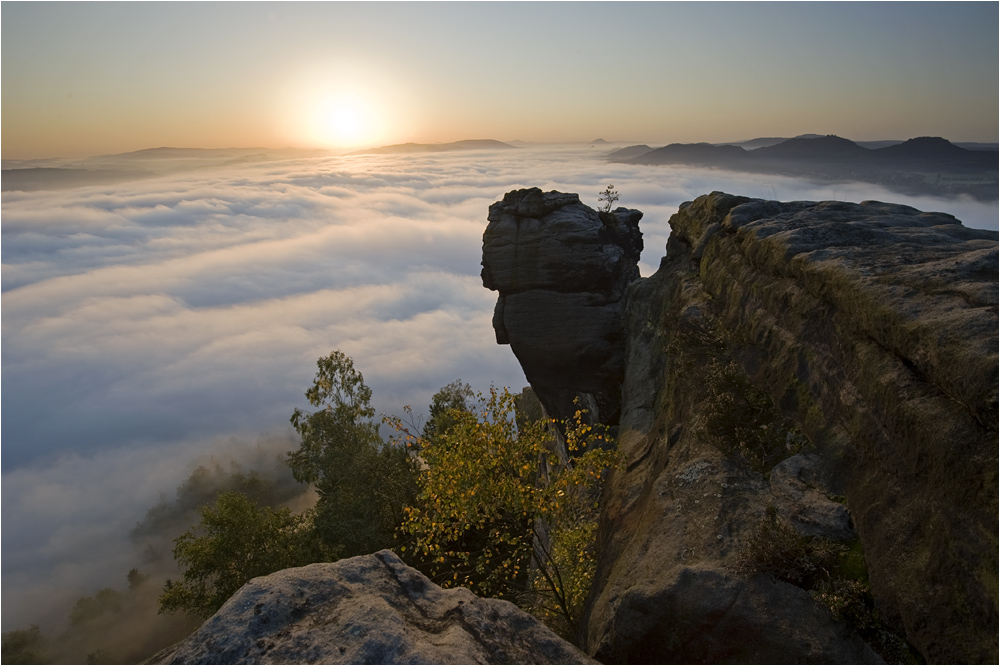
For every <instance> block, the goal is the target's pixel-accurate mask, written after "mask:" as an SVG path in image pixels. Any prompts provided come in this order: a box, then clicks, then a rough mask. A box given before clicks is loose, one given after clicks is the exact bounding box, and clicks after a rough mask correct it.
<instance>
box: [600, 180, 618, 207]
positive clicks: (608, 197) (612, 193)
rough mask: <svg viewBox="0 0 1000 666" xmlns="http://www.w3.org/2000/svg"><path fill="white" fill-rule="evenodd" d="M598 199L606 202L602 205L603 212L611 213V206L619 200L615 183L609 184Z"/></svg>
mask: <svg viewBox="0 0 1000 666" xmlns="http://www.w3.org/2000/svg"><path fill="white" fill-rule="evenodd" d="M597 201H598V202H604V203H603V205H602V206H601V212H602V213H610V212H611V207H612V206H614V205H615V202H616V201H618V190H616V189H615V186H614V185H608V186H607V187H605V188H604V189H603V190H602V191H601V192H600V193H599V195H598V197H597Z"/></svg>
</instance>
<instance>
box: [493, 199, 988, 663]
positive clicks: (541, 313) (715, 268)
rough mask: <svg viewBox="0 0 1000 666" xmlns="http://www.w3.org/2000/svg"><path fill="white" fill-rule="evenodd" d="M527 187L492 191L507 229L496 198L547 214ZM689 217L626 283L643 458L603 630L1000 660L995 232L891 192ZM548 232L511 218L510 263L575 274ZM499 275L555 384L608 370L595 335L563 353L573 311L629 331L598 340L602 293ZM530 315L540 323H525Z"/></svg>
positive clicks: (592, 630)
mask: <svg viewBox="0 0 1000 666" xmlns="http://www.w3.org/2000/svg"><path fill="white" fill-rule="evenodd" d="M522 192H523V191H522ZM539 194H540V193H539ZM534 196H536V197H537V196H538V195H537V194H536V195H534ZM569 196H572V195H559V194H558V193H548V194H546V195H544V198H545V200H546V201H552V202H555V201H561V200H562V199H561V197H569ZM518 197H522V198H523V197H524V195H523V194H520V193H511V194H508V195H507V197H505V199H504V201H503V202H501V203H500V204H494V208H491V212H490V221H491V225H490V228H491V229H492V228H493V226H494V224H495V223H496V220H497V219H499V218H500V217H501V214H502V215H505V216H508V217H506V218H504V219H506V220H507V224H508V226H514V227H517V225H524V221H523V220H524V219H526V218H532V219H544V214H540V215H527V216H526V215H515V214H514V213H512V212H510V210H511V208H512V206H513V205H514V202H515V200H517V199H518ZM573 201H574V203H573V205H574V206H582V204H578V203H575V202H576V200H575V199H574V200H573ZM619 210H623V209H619ZM628 214H629V215H630V216H632V217H634V218H635V219H637V217H638V213H637V212H633V211H628ZM580 215H582V213H580ZM595 215H596V214H595ZM670 224H671V227H672V233H671V236H670V240H669V241H668V245H667V256H666V257H665V258H664V259H663V261H662V263H661V267H660V270H659V271H658V272H657V273H656V274H655V275H654V276H652V277H650V278H648V279H638V280H634V281H633V282H632V283H631V285H630V287H629V289H628V292H627V296H626V298H625V299H624V300H625V302H626V303H627V307H626V308H625V310H624V313H623V315H622V316H623V318H622V320H621V321H622V324H621V325H622V329H621V330H622V334H621V339H622V340H624V349H623V350H622V353H623V361H622V363H623V371H622V372H623V374H622V375H621V377H622V380H621V383H622V394H621V403H620V404H621V409H620V419H619V426H620V437H619V447H620V449H621V450H622V452H623V453H624V456H625V462H624V463H623V465H622V466H621V467H619V469H618V470H616V471H615V472H614V473H613V474H612V475H611V478H610V479H609V484H608V489H607V491H606V496H605V500H604V509H603V515H602V524H601V528H600V534H599V544H598V572H597V578H596V581H595V585H594V588H593V590H592V592H591V597H590V600H589V604H588V611H587V616H586V618H585V623H584V627H583V629H582V634H583V635H582V639H583V642H584V646H585V648H586V649H587V650H588V651H589V652H590V653H591V654H593V655H595V656H596V657H597V658H598V659H600V660H609V661H627V662H633V661H645V662H663V661H677V662H759V661H775V662H789V661H838V662H864V661H877V660H878V659H879V657H880V656H881V657H883V658H887V659H906V658H908V657H912V656H913V655H912V652H913V651H914V650H915V651H916V652H919V654H920V655H922V656H923V657H924V658H926V659H928V660H930V661H933V662H946V661H955V662H981V661H996V660H997V546H998V542H997V464H998V461H997V418H998V415H997V262H998V258H997V234H996V233H995V232H987V231H978V230H972V229H967V228H965V227H963V226H962V225H961V224H960V223H959V222H958V221H957V220H955V219H954V218H952V217H951V216H948V215H943V214H936V213H921V212H920V211H917V210H915V209H912V208H908V207H905V206H898V205H892V204H881V203H877V202H867V203H864V204H860V205H858V204H846V203H838V202H822V203H810V202H794V203H778V202H766V201H761V200H751V199H746V198H743V197H735V196H731V195H726V194H722V193H713V194H711V195H708V196H703V197H700V198H698V199H697V200H696V201H694V202H691V203H688V204H685V205H684V206H682V207H681V210H680V211H679V212H678V213H677V214H676V215H674V216H673V217H672V218H671V220H670ZM491 229H488V230H487V233H486V235H485V236H484V266H485V268H484V283H485V284H486V286H488V287H491V288H496V285H497V284H498V283H499V281H496V280H495V278H494V274H493V273H491V267H493V266H496V265H497V264H498V263H499V260H498V258H497V250H496V247H497V246H496V245H495V244H492V243H491V238H492V236H491V234H492V232H491ZM544 231H545V233H539V234H538V236H537V238H532V237H530V236H525V235H520V236H518V235H516V234H515V235H514V238H515V239H516V240H515V241H514V245H513V246H508V247H507V248H506V250H505V252H506V253H507V254H506V255H505V256H507V257H508V259H507V261H508V263H509V268H507V269H506V271H505V272H506V273H507V274H509V275H510V276H521V275H535V274H543V275H544V276H545V277H544V280H540V282H544V284H545V287H544V288H545V290H546V291H547V292H551V293H553V294H563V293H566V292H567V287H566V286H565V285H564V284H563V283H562V282H561V281H560V279H561V278H562V277H566V279H567V284H572V285H575V284H577V283H578V282H579V281H580V280H581V279H582V277H581V276H577V275H576V274H574V273H573V272H572V271H571V270H570V269H569V268H568V267H567V268H563V267H559V268H558V270H556V269H552V270H550V271H548V272H545V271H543V270H541V269H540V268H539V267H540V266H544V264H545V261H546V257H548V256H550V250H548V249H547V247H548V246H549V245H553V244H558V243H559V242H560V241H559V239H558V235H559V234H560V233H561V231H560V229H558V228H557V227H555V226H554V225H553V226H550V227H547V228H545V229H544ZM553 236H556V238H553ZM507 237H511V235H510V234H509V233H508V234H507ZM511 247H516V251H514V252H512V251H511ZM488 248H492V249H490V252H493V254H489V253H488V251H487V250H488ZM511 256H513V257H514V258H513V259H510V257H511ZM574 265H575V264H574ZM588 273H589V271H588ZM511 279H513V278H511ZM500 291H501V299H500V303H499V304H498V310H497V312H498V314H497V317H496V318H495V320H494V323H495V326H496V328H497V334H498V341H501V342H503V341H504V340H505V337H506V338H508V339H509V341H510V342H511V345H512V347H513V349H514V351H515V354H517V356H518V359H519V360H520V362H521V364H522V367H524V370H525V374H526V375H527V376H528V379H529V381H531V382H532V385H533V386H534V388H535V389H536V391H537V392H538V393H539V394H540V396H542V395H545V394H546V392H549V395H557V396H558V401H559V403H560V404H563V405H564V404H566V401H567V400H571V399H572V396H573V395H574V392H576V393H589V392H592V391H593V390H594V389H593V386H594V383H593V382H594V377H593V376H592V375H591V374H590V372H589V371H591V370H592V369H594V368H597V369H601V368H602V367H603V366H602V365H601V364H600V363H596V364H593V363H591V362H590V360H589V359H587V358H586V357H584V356H583V355H581V354H580V353H578V352H575V351H574V352H571V353H568V354H566V355H565V356H564V357H562V359H561V360H559V361H558V362H554V361H553V357H558V356H559V355H560V354H562V351H561V350H562V349H563V348H565V347H566V342H565V341H564V340H562V339H561V338H560V334H561V332H563V331H566V330H567V329H569V330H572V331H573V336H575V337H573V336H571V338H572V340H573V342H572V343H571V346H572V349H575V350H584V349H591V348H593V346H594V345H597V344H600V345H603V346H604V347H605V348H606V351H604V352H602V358H613V357H614V356H615V354H616V352H615V351H614V350H613V349H612V348H613V346H614V344H615V341H616V339H617V337H615V336H603V337H602V336H597V337H595V338H594V339H593V340H592V341H589V342H588V340H587V336H588V335H589V332H588V331H587V326H586V325H585V326H580V325H578V324H577V323H576V322H580V321H586V320H587V319H588V317H587V315H586V311H584V310H580V309H576V310H573V311H568V309H567V308H560V309H558V310H556V309H555V308H551V307H549V306H548V305H546V304H534V303H531V302H530V301H527V302H526V303H525V304H518V305H517V306H516V307H510V294H517V293H527V292H528V291H529V289H528V288H527V287H525V288H523V289H517V288H515V289H510V290H508V291H506V292H505V289H504V288H500ZM564 300H566V301H569V299H564ZM508 308H510V309H508ZM618 311H619V312H621V310H618ZM561 319H565V321H568V322H570V323H569V325H568V326H564V327H563V328H562V329H558V328H556V329H553V328H550V327H549V326H550V324H549V322H550V321H553V322H554V321H556V320H561ZM613 319H614V315H612V314H608V315H607V317H606V318H604V319H599V321H600V322H601V326H602V327H603V328H602V330H612V329H614V326H615V325H616V324H611V323H607V322H609V321H612V320H613ZM524 320H528V321H535V320H537V324H536V325H535V326H534V327H527V328H525V329H523V333H522V332H519V333H512V332H511V331H512V330H514V329H515V328H517V327H519V326H520V324H519V322H520V321H524ZM505 331H506V333H505ZM536 331H537V335H538V336H539V337H536ZM616 335H617V334H616ZM549 345H553V346H554V348H556V349H557V350H559V351H557V353H555V354H552V355H547V354H546V353H545V350H546V349H547V348H548V347H549ZM526 349H530V350H531V352H530V353H529V352H526V351H524V350H526ZM567 367H568V368H571V371H570V372H567V373H564V374H560V372H562V370H561V369H562V368H567ZM597 374H598V375H600V374H601V372H598V373H597ZM536 381H538V385H536ZM577 382H579V383H577ZM556 386H557V387H558V388H557V390H555V391H553V387H556ZM602 386H603V388H602V389H601V390H603V391H604V392H605V397H604V398H603V399H602V400H603V401H604V403H606V404H612V403H613V402H614V396H613V392H614V382H606V383H604V384H602ZM608 396H610V397H608ZM550 400H552V399H550ZM543 404H545V399H544V398H543ZM546 408H547V409H549V405H548V404H546ZM613 412H614V410H610V409H609V410H602V411H601V416H602V417H603V418H604V420H606V421H607V420H609V419H608V418H607V417H608V416H609V415H613ZM611 420H613V419H611ZM876 653H877V654H876Z"/></svg>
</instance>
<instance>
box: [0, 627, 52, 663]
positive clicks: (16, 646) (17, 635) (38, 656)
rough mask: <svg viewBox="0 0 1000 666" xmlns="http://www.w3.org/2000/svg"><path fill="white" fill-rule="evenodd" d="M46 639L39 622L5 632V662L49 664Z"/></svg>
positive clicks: (3, 652)
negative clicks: (44, 650)
mask: <svg viewBox="0 0 1000 666" xmlns="http://www.w3.org/2000/svg"><path fill="white" fill-rule="evenodd" d="M44 647H45V640H44V638H43V637H42V632H41V630H40V629H39V628H38V625H37V624H33V625H31V627H30V628H28V629H16V630H14V631H5V632H4V633H3V645H2V658H3V659H2V660H3V663H5V664H47V663H49V660H48V659H47V658H46V656H45V653H44V652H43V649H44Z"/></svg>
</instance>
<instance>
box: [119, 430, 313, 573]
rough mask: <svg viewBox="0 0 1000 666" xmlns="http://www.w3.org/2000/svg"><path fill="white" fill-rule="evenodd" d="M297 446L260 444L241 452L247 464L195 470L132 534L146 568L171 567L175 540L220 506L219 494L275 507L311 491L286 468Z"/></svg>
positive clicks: (274, 441) (213, 463) (276, 441)
mask: <svg viewBox="0 0 1000 666" xmlns="http://www.w3.org/2000/svg"><path fill="white" fill-rule="evenodd" d="M293 442H294V439H292V438H291V436H289V437H288V438H287V439H285V438H283V437H282V438H279V437H267V438H261V439H260V441H259V442H258V443H257V446H256V447H255V448H253V449H251V450H246V449H242V450H241V451H240V452H239V455H240V458H241V460H242V463H241V462H237V461H236V460H231V461H229V463H228V464H227V465H223V464H221V463H220V461H218V460H217V459H214V458H213V459H212V460H210V461H209V462H207V463H204V464H202V465H199V466H198V467H197V468H195V469H194V470H193V471H192V472H191V474H190V476H188V478H187V479H185V480H184V482H183V483H181V484H180V485H179V486H178V487H177V491H176V493H175V496H174V498H173V499H170V500H168V499H167V497H166V496H165V495H164V496H162V497H161V499H160V501H159V502H158V503H157V504H156V505H154V506H153V507H151V508H150V509H149V510H148V511H147V512H146V515H145V517H144V518H143V520H142V521H141V522H139V523H137V524H136V525H135V527H134V528H132V530H131V532H130V533H129V536H130V538H131V539H132V541H133V543H135V544H136V546H137V547H138V548H139V550H141V551H143V553H144V555H143V561H144V564H145V565H147V566H151V567H152V568H154V569H155V568H159V567H158V566H157V565H158V564H159V560H164V562H166V561H169V560H170V552H171V550H172V549H173V541H174V539H175V538H177V536H179V535H180V534H182V533H183V532H185V531H186V530H188V529H189V528H190V527H191V526H192V525H194V524H196V523H197V522H198V520H199V514H198V510H199V509H200V508H201V507H202V506H204V505H206V504H212V503H213V502H215V500H216V498H217V497H218V495H219V493H222V492H227V491H228V492H241V493H243V494H244V495H247V496H248V497H250V498H251V499H254V500H256V501H257V502H258V503H260V504H264V505H267V506H273V507H277V506H280V505H282V504H284V503H286V502H290V501H292V500H294V499H295V498H296V497H299V496H301V495H302V494H303V493H304V492H305V491H306V490H307V488H306V487H305V486H304V485H303V484H301V483H299V482H298V481H296V480H295V479H294V478H293V476H292V472H291V470H290V469H289V468H288V465H287V464H285V452H286V451H287V450H288V448H289V446H290V444H292V443H293ZM247 468H249V471H248V469H247Z"/></svg>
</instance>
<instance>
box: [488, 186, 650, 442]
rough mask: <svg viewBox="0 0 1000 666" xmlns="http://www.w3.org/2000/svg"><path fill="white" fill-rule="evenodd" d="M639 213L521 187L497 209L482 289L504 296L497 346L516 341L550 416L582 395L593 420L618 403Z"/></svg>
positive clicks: (567, 409)
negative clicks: (603, 209)
mask: <svg viewBox="0 0 1000 666" xmlns="http://www.w3.org/2000/svg"><path fill="white" fill-rule="evenodd" d="M641 217H642V213H640V212H639V211H636V210H629V209H626V208H618V209H617V210H615V211H613V212H607V213H603V212H602V213H598V212H597V211H595V210H594V209H592V208H590V207H589V206H586V205H584V204H583V203H581V202H580V198H579V196H578V195H576V194H564V193H560V192H542V191H541V190H540V189H538V188H531V189H525V190H516V191H513V192H508V193H507V194H506V195H504V198H503V200H501V201H498V202H496V203H494V204H493V205H491V206H490V210H489V216H488V219H489V224H488V226H487V228H486V231H485V233H484V234H483V260H482V265H483V270H482V279H483V285H484V286H486V287H487V288H489V289H492V290H494V291H498V292H499V294H500V295H499V297H498V299H497V305H496V310H495V312H494V317H493V328H494V330H495V331H496V336H497V342H498V343H500V344H509V345H510V346H511V349H512V351H513V352H514V355H515V356H517V358H518V360H519V361H520V363H521V367H522V368H524V370H525V374H526V376H527V379H528V381H529V382H530V383H531V386H532V387H533V388H534V390H535V393H536V394H537V396H538V398H539V400H540V401H541V403H542V406H543V407H544V408H545V411H546V413H547V414H548V416H549V417H551V418H555V419H560V420H565V419H568V418H569V417H571V416H572V415H573V414H574V412H575V411H576V408H575V407H574V404H573V400H574V398H577V397H580V398H582V399H583V400H584V403H585V404H586V405H587V406H588V407H589V408H590V409H591V412H592V413H591V414H590V416H591V418H593V419H596V420H600V421H601V422H603V423H607V424H613V423H616V422H617V420H618V416H619V412H620V409H621V386H622V378H623V374H624V365H623V360H624V349H625V346H624V338H623V325H622V316H623V314H624V310H625V301H624V296H625V290H626V288H627V287H628V285H629V283H631V282H632V281H633V280H635V279H637V278H638V277H639V269H638V266H637V265H638V261H639V254H640V253H641V251H642V234H641V232H640V231H639V219H640V218H641Z"/></svg>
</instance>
